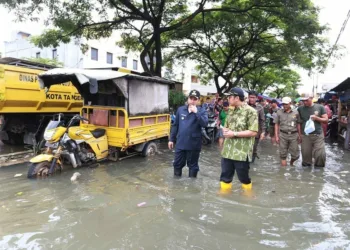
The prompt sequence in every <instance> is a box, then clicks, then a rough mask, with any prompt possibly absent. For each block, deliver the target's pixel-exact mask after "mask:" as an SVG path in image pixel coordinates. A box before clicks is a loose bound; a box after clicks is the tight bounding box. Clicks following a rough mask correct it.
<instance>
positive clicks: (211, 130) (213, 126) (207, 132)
mask: <svg viewBox="0 0 350 250" xmlns="http://www.w3.org/2000/svg"><path fill="white" fill-rule="evenodd" d="M217 133H218V128H217V118H215V114H214V113H209V114H208V125H207V127H205V128H202V144H203V145H207V144H210V143H213V142H214V141H215V139H216V136H217Z"/></svg>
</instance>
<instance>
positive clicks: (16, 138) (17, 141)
mask: <svg viewBox="0 0 350 250" xmlns="http://www.w3.org/2000/svg"><path fill="white" fill-rule="evenodd" d="M6 133H7V136H8V140H1V141H2V142H3V143H4V144H5V145H23V144H24V142H23V138H24V135H23V133H22V134H16V133H13V132H11V131H6Z"/></svg>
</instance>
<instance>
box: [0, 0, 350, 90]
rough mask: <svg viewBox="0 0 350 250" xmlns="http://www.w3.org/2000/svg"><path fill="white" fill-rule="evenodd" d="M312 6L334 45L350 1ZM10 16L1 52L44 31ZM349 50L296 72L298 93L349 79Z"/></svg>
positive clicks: (349, 31) (1, 15) (3, 18)
mask: <svg viewBox="0 0 350 250" xmlns="http://www.w3.org/2000/svg"><path fill="white" fill-rule="evenodd" d="M314 2H315V3H316V4H317V5H318V6H320V7H321V8H322V10H321V13H320V22H321V23H322V24H328V25H329V28H330V31H329V32H328V33H327V36H328V38H329V40H330V42H331V43H332V44H333V43H334V42H335V41H336V39H337V36H338V34H339V31H340V28H341V27H342V25H343V22H344V20H345V18H346V16H347V13H348V11H349V10H350V0H314ZM12 20H14V17H13V15H12V14H9V13H8V11H7V10H6V9H4V8H3V7H0V23H1V24H2V25H1V35H0V51H2V52H3V51H4V41H6V40H10V39H11V34H12V33H13V32H14V31H16V30H22V31H25V32H29V33H31V34H40V33H41V31H42V30H43V28H42V26H41V25H38V24H33V23H15V22H13V21H12ZM339 44H341V45H344V46H347V47H349V48H350V46H348V45H350V21H349V23H348V26H347V27H346V30H345V31H344V32H343V34H342V36H341V38H340V40H339ZM349 48H346V50H345V52H346V53H345V54H346V55H345V56H344V57H343V58H342V59H341V60H338V61H335V62H334V63H335V66H334V67H333V68H332V67H328V68H327V70H326V72H325V74H318V75H314V76H313V77H308V76H307V72H303V71H301V70H299V71H298V72H299V73H300V75H301V76H302V84H303V87H301V88H300V90H299V92H303V93H304V92H310V91H311V90H312V86H313V84H318V85H319V86H320V87H321V86H322V85H324V84H327V85H337V84H339V83H340V82H342V81H343V80H345V79H346V78H347V77H348V76H350V72H349V71H350V70H349V68H350V56H349Z"/></svg>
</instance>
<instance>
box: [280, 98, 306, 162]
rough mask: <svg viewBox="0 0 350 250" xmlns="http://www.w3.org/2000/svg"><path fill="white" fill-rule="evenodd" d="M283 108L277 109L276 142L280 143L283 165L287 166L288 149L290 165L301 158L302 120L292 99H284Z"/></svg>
mask: <svg viewBox="0 0 350 250" xmlns="http://www.w3.org/2000/svg"><path fill="white" fill-rule="evenodd" d="M282 104H283V110H282V109H280V110H278V111H277V115H276V119H275V135H276V142H277V143H279V144H280V158H281V165H282V166H287V155H288V151H289V153H290V154H291V160H290V165H291V166H292V165H293V163H294V162H295V161H296V160H297V159H299V157H300V152H299V146H298V143H300V142H301V124H300V123H301V120H300V118H299V113H298V111H296V110H292V107H291V104H292V99H290V98H289V97H284V98H283V99H282Z"/></svg>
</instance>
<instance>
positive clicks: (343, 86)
mask: <svg viewBox="0 0 350 250" xmlns="http://www.w3.org/2000/svg"><path fill="white" fill-rule="evenodd" d="M348 89H350V78H349V77H348V78H346V79H345V80H344V81H343V82H342V83H340V84H339V85H337V86H336V87H334V88H333V89H331V90H330V91H335V92H341V91H345V90H348Z"/></svg>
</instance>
